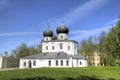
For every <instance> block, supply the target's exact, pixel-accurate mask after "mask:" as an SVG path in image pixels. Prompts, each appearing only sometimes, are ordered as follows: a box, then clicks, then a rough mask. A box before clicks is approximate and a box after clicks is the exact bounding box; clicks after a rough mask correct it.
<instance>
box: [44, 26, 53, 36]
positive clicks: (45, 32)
mask: <svg viewBox="0 0 120 80" xmlns="http://www.w3.org/2000/svg"><path fill="white" fill-rule="evenodd" d="M43 35H44V37H45V36H50V37H52V36H53V32H52V30H50V29H49V28H48V29H46V30H45V31H44V32H43Z"/></svg>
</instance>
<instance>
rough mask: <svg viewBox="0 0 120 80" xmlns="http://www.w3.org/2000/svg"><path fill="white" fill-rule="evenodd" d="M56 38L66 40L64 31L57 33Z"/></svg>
mask: <svg viewBox="0 0 120 80" xmlns="http://www.w3.org/2000/svg"><path fill="white" fill-rule="evenodd" d="M57 39H58V40H66V39H67V34H65V33H59V34H58V35H57Z"/></svg>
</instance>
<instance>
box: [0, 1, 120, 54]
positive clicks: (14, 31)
mask: <svg viewBox="0 0 120 80" xmlns="http://www.w3.org/2000/svg"><path fill="white" fill-rule="evenodd" d="M119 15H120V0H0V53H1V54H2V53H4V51H8V52H9V53H11V50H13V49H15V48H16V47H17V46H19V45H20V44H21V43H26V44H27V45H28V46H36V45H37V44H40V42H41V39H42V37H43V35H42V32H43V31H44V30H45V29H46V28H47V27H48V23H49V24H50V28H51V29H52V30H53V31H54V33H55V34H56V31H55V30H56V28H57V26H59V25H60V24H61V20H62V19H63V20H64V24H65V25H66V26H68V27H69V29H70V33H69V38H70V39H75V40H77V41H78V42H80V41H81V40H82V39H85V38H88V36H91V35H92V36H94V35H98V34H99V33H100V32H101V31H102V30H105V31H108V30H109V29H110V28H111V26H112V25H115V24H116V22H117V20H118V18H119Z"/></svg>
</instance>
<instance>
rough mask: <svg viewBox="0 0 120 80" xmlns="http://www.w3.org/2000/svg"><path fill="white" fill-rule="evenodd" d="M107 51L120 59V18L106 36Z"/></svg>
mask: <svg viewBox="0 0 120 80" xmlns="http://www.w3.org/2000/svg"><path fill="white" fill-rule="evenodd" d="M106 45H107V51H108V52H109V53H111V54H112V55H113V56H114V57H115V58H117V59H119V60H120V20H119V21H118V22H117V25H116V26H115V27H112V29H111V30H110V31H109V33H108V36H107V38H106Z"/></svg>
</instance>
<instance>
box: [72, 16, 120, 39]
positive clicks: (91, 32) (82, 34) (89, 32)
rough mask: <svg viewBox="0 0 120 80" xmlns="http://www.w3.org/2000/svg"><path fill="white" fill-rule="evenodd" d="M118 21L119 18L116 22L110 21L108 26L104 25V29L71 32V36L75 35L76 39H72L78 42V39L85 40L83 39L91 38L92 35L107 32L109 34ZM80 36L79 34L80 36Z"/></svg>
mask: <svg viewBox="0 0 120 80" xmlns="http://www.w3.org/2000/svg"><path fill="white" fill-rule="evenodd" d="M117 21H118V18H117V19H114V20H111V21H109V22H108V23H106V24H105V25H104V27H102V28H98V29H93V30H76V31H71V32H70V34H72V35H74V37H73V36H71V38H70V39H77V40H78V39H81V38H83V37H88V36H91V35H98V34H99V32H101V31H106V32H108V31H109V30H110V29H111V28H112V26H115V25H116V23H117ZM78 34H79V35H78Z"/></svg>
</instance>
